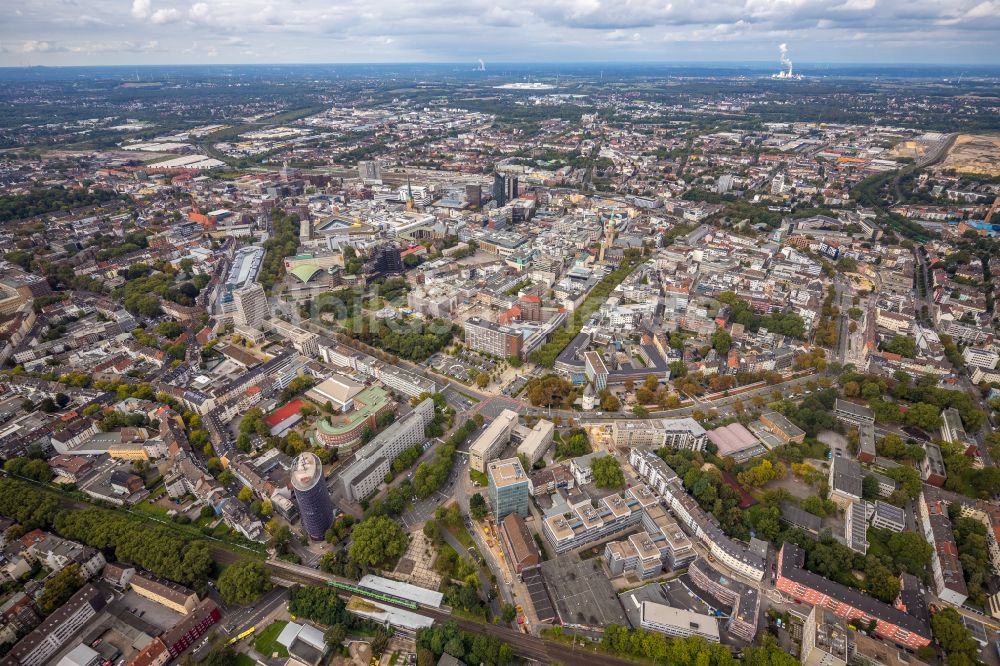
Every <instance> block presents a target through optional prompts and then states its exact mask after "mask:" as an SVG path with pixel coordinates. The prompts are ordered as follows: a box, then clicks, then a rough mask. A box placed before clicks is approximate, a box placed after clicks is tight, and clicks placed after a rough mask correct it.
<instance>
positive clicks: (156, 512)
mask: <svg viewBox="0 0 1000 666" xmlns="http://www.w3.org/2000/svg"><path fill="white" fill-rule="evenodd" d="M133 510H134V511H136V512H139V513H148V514H149V515H151V516H156V517H157V518H162V519H164V520H165V519H166V518H167V510H166V509H164V508H163V507H162V506H159V505H157V504H152V503H150V502H149V501H148V500H147V501H143V502H139V503H138V504H136V505H135V506H134V507H133Z"/></svg>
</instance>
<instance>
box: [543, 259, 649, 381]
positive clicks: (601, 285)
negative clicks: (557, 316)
mask: <svg viewBox="0 0 1000 666" xmlns="http://www.w3.org/2000/svg"><path fill="white" fill-rule="evenodd" d="M635 265H636V262H635V260H633V259H630V258H629V257H628V256H626V259H625V261H623V262H622V264H621V266H619V267H618V268H617V269H616V270H615V271H614V272H612V273H610V274H608V275H606V276H604V278H603V279H602V280H601V281H600V282H598V283H597V284H596V285H595V286H594V288H593V289H592V290H591V291H590V293H589V294H588V295H587V298H586V299H584V301H583V303H582V304H581V305H580V307H579V308H577V309H576V310H574V311H573V316H572V318H571V319H570V320H569V322H570V323H569V325H568V326H566V327H565V328H560V329H559V330H558V331H556V332H555V333H554V334H553V335H552V338H550V339H549V341H548V342H546V343H545V344H544V345H542V346H541V347H539V348H538V349H536V350H535V351H533V352H531V354H530V355H529V359H530V360H531V362H532V363H534V364H536V365H540V366H542V367H545V368H551V367H552V366H553V365H555V362H556V358H557V357H558V356H559V354H560V353H562V350H563V349H565V348H566V347H567V345H569V343H570V342H572V341H573V338H575V337H576V336H577V334H578V333H579V332H580V329H581V328H583V322H585V321H587V319H588V318H589V317H590V315H591V314H593V313H594V312H596V311H597V310H598V308H600V307H601V305H603V304H604V302H605V301H606V300H607V299H608V296H610V295H611V292H612V291H614V289H615V287H617V286H618V285H619V284H621V282H622V280H624V279H625V278H626V277H628V275H629V273H631V272H632V269H633V268H634V267H635Z"/></svg>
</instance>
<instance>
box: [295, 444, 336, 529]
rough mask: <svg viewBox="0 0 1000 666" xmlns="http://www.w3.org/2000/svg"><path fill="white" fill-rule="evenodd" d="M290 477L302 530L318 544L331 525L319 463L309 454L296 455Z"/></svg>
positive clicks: (329, 508) (316, 457)
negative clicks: (300, 517)
mask: <svg viewBox="0 0 1000 666" xmlns="http://www.w3.org/2000/svg"><path fill="white" fill-rule="evenodd" d="M291 477H292V478H291V480H292V490H293V491H294V492H295V501H296V502H298V504H299V515H300V516H302V527H304V528H305V530H306V534H308V535H309V538H311V539H314V540H316V541H319V540H320V539H322V538H324V536H325V535H326V531H327V530H328V529H330V525H332V524H333V502H332V501H331V500H330V489H329V488H327V487H326V480H325V479H324V478H323V463H321V462H320V460H319V456H317V455H316V454H315V453H313V452H312V451H307V452H305V453H300V454H299V456H298V457H297V458H296V459H295V460H294V461H292V473H291Z"/></svg>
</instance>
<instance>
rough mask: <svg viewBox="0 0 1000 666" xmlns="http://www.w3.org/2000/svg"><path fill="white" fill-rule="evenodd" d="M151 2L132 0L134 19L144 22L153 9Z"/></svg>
mask: <svg viewBox="0 0 1000 666" xmlns="http://www.w3.org/2000/svg"><path fill="white" fill-rule="evenodd" d="M151 5H152V3H151V2H150V0H132V17H133V18H136V19H139V20H142V19H144V18H146V17H147V16H149V12H150V9H151V8H152V6H151Z"/></svg>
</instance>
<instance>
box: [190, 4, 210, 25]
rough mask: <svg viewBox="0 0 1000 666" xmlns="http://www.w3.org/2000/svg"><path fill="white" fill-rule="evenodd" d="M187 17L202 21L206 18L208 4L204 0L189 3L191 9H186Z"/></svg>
mask: <svg viewBox="0 0 1000 666" xmlns="http://www.w3.org/2000/svg"><path fill="white" fill-rule="evenodd" d="M188 18H190V19H191V20H192V21H204V20H206V19H208V4H207V3H205V2H196V3H194V4H193V5H191V9H189V10H188Z"/></svg>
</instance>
